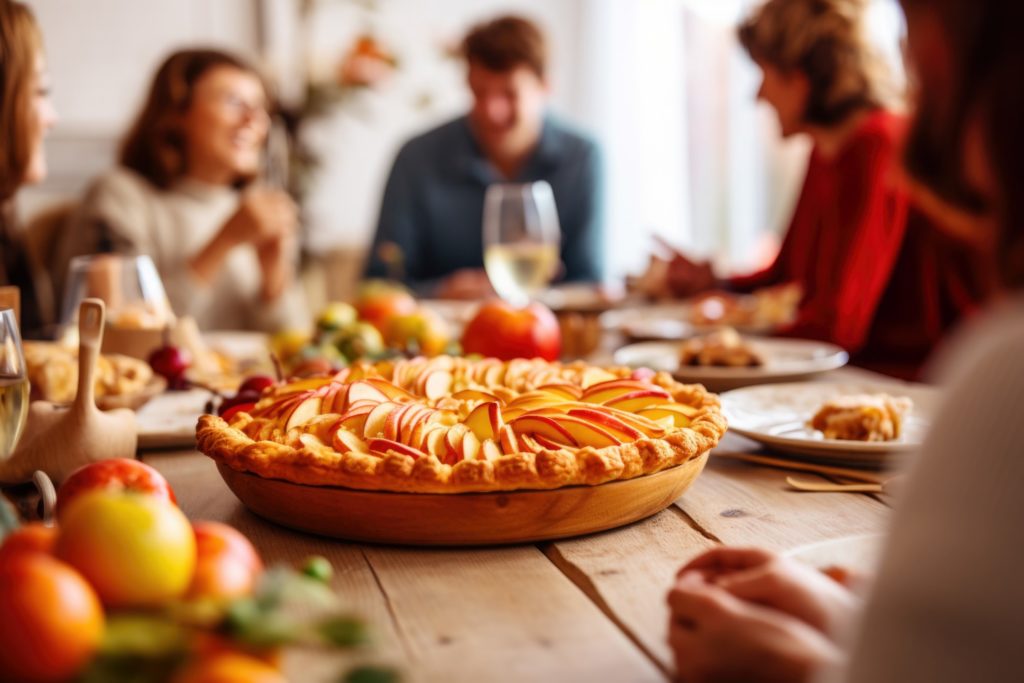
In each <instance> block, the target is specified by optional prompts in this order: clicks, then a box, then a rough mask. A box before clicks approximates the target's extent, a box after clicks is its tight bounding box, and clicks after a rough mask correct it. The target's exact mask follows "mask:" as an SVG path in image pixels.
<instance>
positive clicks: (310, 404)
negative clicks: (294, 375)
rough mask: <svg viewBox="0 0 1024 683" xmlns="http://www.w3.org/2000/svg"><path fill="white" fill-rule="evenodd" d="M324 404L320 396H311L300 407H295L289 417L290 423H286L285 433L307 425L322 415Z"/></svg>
mask: <svg viewBox="0 0 1024 683" xmlns="http://www.w3.org/2000/svg"><path fill="white" fill-rule="evenodd" d="M322 402H323V399H321V398H320V397H319V396H311V397H309V398H307V399H306V400H305V401H303V402H301V403H300V404H299V405H297V406H295V409H294V410H292V412H291V414H290V415H288V422H286V423H285V426H284V428H285V431H287V430H289V429H292V428H293V427H298V426H299V425H302V424H306V423H307V422H309V421H310V420H312V419H313V418H314V417H316V416H317V415H319V414H320V404H321V403H322Z"/></svg>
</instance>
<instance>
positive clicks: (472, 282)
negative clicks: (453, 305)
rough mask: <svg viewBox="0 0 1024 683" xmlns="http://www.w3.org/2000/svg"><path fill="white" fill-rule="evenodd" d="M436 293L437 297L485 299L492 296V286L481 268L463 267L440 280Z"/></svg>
mask: <svg viewBox="0 0 1024 683" xmlns="http://www.w3.org/2000/svg"><path fill="white" fill-rule="evenodd" d="M436 295H437V297H438V298H439V299H486V298H489V297H491V296H494V288H493V287H491V281H490V280H489V279H488V278H487V273H485V272H484V271H483V270H482V269H480V268H463V269H462V270H457V271H455V272H454V273H452V274H451V275H449V276H448V277H446V278H445V279H444V280H442V281H441V284H440V285H439V286H438V288H437V292H436Z"/></svg>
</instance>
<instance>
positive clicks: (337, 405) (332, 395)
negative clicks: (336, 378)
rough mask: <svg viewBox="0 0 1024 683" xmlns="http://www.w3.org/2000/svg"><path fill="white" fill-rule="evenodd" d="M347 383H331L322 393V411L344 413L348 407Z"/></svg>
mask: <svg viewBox="0 0 1024 683" xmlns="http://www.w3.org/2000/svg"><path fill="white" fill-rule="evenodd" d="M348 386H349V385H347V384H337V383H333V382H332V383H331V384H330V385H329V386H328V389H327V393H326V394H325V395H324V404H323V411H324V412H325V413H344V412H346V410H347V408H348Z"/></svg>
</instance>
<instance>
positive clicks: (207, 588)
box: [186, 522, 263, 599]
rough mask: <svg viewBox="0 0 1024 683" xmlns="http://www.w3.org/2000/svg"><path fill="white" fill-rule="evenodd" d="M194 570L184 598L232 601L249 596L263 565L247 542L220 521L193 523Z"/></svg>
mask: <svg viewBox="0 0 1024 683" xmlns="http://www.w3.org/2000/svg"><path fill="white" fill-rule="evenodd" d="M192 529H193V530H194V531H195V534H196V568H195V571H194V572H193V574H192V584H191V585H190V586H189V589H188V593H187V594H186V597H188V598H213V599H228V598H236V597H240V596H243V595H249V594H250V593H252V589H253V587H254V586H255V585H256V580H257V579H258V578H259V575H260V572H262V571H263V562H262V561H260V556H259V554H258V553H257V552H256V549H255V548H254V547H253V545H252V543H250V542H249V539H248V538H246V537H245V536H244V535H242V533H241V532H239V531H238V530H237V529H234V528H232V527H230V526H228V525H227V524H221V523H220V522H193V523H192Z"/></svg>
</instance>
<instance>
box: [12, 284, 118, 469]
mask: <svg viewBox="0 0 1024 683" xmlns="http://www.w3.org/2000/svg"><path fill="white" fill-rule="evenodd" d="M103 318H104V307H103V301H101V300H100V299H84V300H83V301H82V304H81V306H80V307H79V309H78V335H79V350H78V392H77V394H76V395H75V400H74V402H73V403H72V404H71V405H70V406H61V405H57V404H54V403H50V402H48V401H34V402H33V403H32V405H31V406H29V414H28V422H27V424H26V425H25V433H24V434H23V435H22V437H21V442H20V444H19V445H18V447H17V449H16V450H15V451H14V453H13V454H12V455H11V457H9V458H8V459H7V460H4V461H0V482H2V483H5V484H17V483H22V482H26V481H29V480H31V479H32V477H33V473H34V472H35V471H36V470H42V471H43V472H45V473H46V474H47V475H49V477H50V478H51V479H53V480H54V481H55V482H57V483H60V482H61V481H63V480H64V478H65V477H67V475H68V474H70V473H71V472H72V471H73V470H75V469H76V468H78V467H80V466H81V465H84V464H86V463H89V462H93V461H96V460H105V459H107V458H134V457H135V450H136V446H137V443H138V435H137V432H136V427H135V413H134V412H132V411H131V410H127V409H119V410H111V411H108V412H102V411H100V409H99V408H97V407H96V397H95V388H96V381H95V374H96V363H97V360H98V358H99V352H100V343H101V342H102V339H103Z"/></svg>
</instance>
